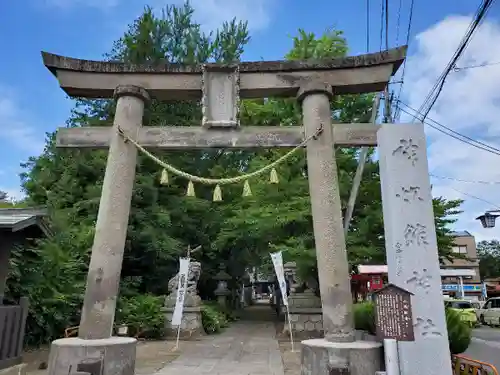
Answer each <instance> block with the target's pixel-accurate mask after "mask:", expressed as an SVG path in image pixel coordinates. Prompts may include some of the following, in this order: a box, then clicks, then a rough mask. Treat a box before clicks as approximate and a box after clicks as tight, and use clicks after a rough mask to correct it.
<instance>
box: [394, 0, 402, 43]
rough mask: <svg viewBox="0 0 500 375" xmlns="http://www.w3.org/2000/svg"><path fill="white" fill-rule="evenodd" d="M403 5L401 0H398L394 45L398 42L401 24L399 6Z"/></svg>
mask: <svg viewBox="0 0 500 375" xmlns="http://www.w3.org/2000/svg"><path fill="white" fill-rule="evenodd" d="M402 5H403V0H399V6H398V20H397V21H396V46H398V44H399V25H400V24H401V7H402Z"/></svg>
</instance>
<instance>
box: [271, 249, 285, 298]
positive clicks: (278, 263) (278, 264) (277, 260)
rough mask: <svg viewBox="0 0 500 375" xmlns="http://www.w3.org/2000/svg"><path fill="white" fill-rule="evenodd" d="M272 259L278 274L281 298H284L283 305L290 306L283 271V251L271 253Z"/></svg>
mask: <svg viewBox="0 0 500 375" xmlns="http://www.w3.org/2000/svg"><path fill="white" fill-rule="evenodd" d="M271 259H272V261H273V265H274V272H276V278H277V279H278V284H279V286H280V291H281V297H282V298H283V305H285V306H288V296H287V294H286V281H285V270H284V269H283V256H282V255H281V251H278V252H276V253H271Z"/></svg>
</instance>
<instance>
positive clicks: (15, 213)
mask: <svg viewBox="0 0 500 375" xmlns="http://www.w3.org/2000/svg"><path fill="white" fill-rule="evenodd" d="M45 216H47V211H46V210H45V209H43V208H0V228H3V229H10V230H12V231H13V232H16V231H18V230H22V229H24V228H27V227H29V226H31V225H38V226H39V227H40V228H41V229H42V230H43V231H44V232H47V231H48V226H47V225H46V223H44V222H43V220H42V219H43V218H44V217H45Z"/></svg>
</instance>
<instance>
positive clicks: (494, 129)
mask: <svg viewBox="0 0 500 375" xmlns="http://www.w3.org/2000/svg"><path fill="white" fill-rule="evenodd" d="M470 21H471V18H470V17H463V16H451V17H447V18H446V19H444V20H443V21H441V22H439V23H437V24H436V25H434V26H432V27H431V28H429V29H427V30H425V31H424V32H422V33H420V34H418V35H417V36H416V41H415V43H416V47H417V49H416V53H415V54H414V55H413V56H411V57H410V58H409V60H408V66H407V75H406V78H405V82H406V83H405V92H406V95H405V97H404V98H403V100H404V101H406V102H407V103H408V104H409V105H410V106H411V107H413V108H415V109H417V108H419V106H420V105H421V104H422V102H423V101H424V99H425V97H426V95H427V93H428V92H429V91H430V89H431V87H432V86H433V85H434V83H435V82H436V79H437V77H438V76H439V75H440V74H441V72H442V71H443V69H444V67H445V66H446V65H447V63H448V62H449V60H450V58H451V56H452V55H453V53H454V52H455V49H456V48H457V46H458V45H459V42H460V40H461V39H462V37H463V35H464V33H465V31H466V29H467V27H468V26H469V23H470ZM499 39H500V25H499V24H497V23H493V22H491V21H490V22H485V23H484V24H483V25H482V26H481V27H480V28H479V29H478V30H477V32H476V34H475V36H474V38H473V39H472V42H471V43H470V45H469V47H468V48H467V50H466V51H465V54H464V56H463V57H462V58H461V59H460V60H459V62H458V64H457V66H458V67H463V66H471V65H477V64H482V63H486V62H498V61H500V49H497V48H494V47H493V46H495V45H496V43H497V41H498V40H499ZM498 82H500V65H492V66H489V67H481V68H476V69H466V70H462V71H460V72H452V73H450V75H449V76H448V78H447V80H446V83H445V86H444V89H443V91H442V93H441V95H440V97H439V99H438V101H437V103H436V104H435V106H434V108H433V110H432V111H431V113H430V114H429V118H431V119H434V120H436V121H438V122H440V123H442V124H444V125H446V126H448V127H450V128H452V129H454V130H456V131H459V132H461V133H463V134H466V135H468V136H470V137H472V138H474V139H477V140H482V141H484V142H485V143H488V144H491V145H496V146H497V147H498V148H500V126H499V124H498V113H499V110H500V90H499V89H498ZM402 120H403V121H404V117H402ZM426 131H427V134H428V139H429V148H428V152H429V169H430V171H431V173H432V174H435V175H440V176H447V177H451V178H454V179H462V180H472V181H477V180H481V181H500V168H499V165H500V156H498V155H494V154H491V153H488V152H485V151H482V150H479V149H477V148H474V147H471V146H469V145H466V144H464V143H462V142H460V141H458V140H455V139H453V138H451V137H449V136H446V135H444V134H442V133H439V132H437V131H436V130H434V129H431V128H429V127H426ZM432 183H433V193H434V195H443V196H444V197H446V198H450V199H451V198H462V199H465V203H464V205H463V210H464V213H463V214H462V215H461V216H460V218H459V221H458V223H456V224H455V228H456V229H463V230H468V231H470V232H472V233H473V234H474V235H475V236H476V239H477V240H482V239H488V238H500V220H499V222H498V228H495V229H483V228H482V227H481V225H480V223H479V222H478V221H476V220H475V218H476V217H477V216H478V215H480V214H482V213H484V211H485V210H489V209H495V208H500V185H496V186H495V185H486V184H471V183H465V182H457V181H452V180H439V179H435V178H433V179H432ZM458 191H460V192H463V193H466V194H469V195H473V196H475V197H478V198H481V199H483V200H486V201H488V202H490V203H491V204H490V203H486V202H484V201H481V200H478V199H474V198H472V197H470V196H467V195H464V194H462V193H459V192H458ZM495 205H497V207H495Z"/></svg>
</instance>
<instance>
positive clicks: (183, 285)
mask: <svg viewBox="0 0 500 375" xmlns="http://www.w3.org/2000/svg"><path fill="white" fill-rule="evenodd" d="M188 272H189V258H179V282H178V286H177V299H176V301H175V308H174V314H173V316H172V326H173V327H178V326H180V325H181V323H182V313H183V310H184V298H185V295H186V289H187V282H188Z"/></svg>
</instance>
